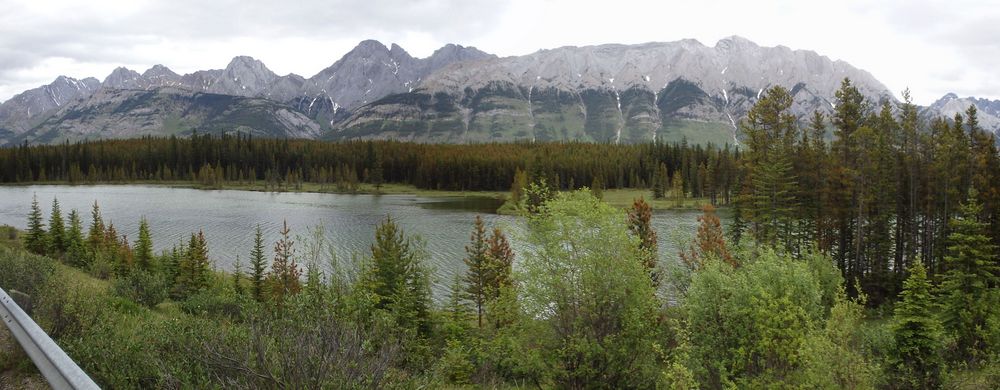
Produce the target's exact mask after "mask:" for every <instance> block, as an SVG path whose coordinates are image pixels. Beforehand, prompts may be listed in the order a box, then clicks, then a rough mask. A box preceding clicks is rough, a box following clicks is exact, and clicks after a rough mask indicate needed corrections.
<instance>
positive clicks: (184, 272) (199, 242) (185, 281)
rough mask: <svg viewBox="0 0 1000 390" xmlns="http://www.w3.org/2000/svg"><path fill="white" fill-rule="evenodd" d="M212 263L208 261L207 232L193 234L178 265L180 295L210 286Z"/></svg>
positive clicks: (177, 284)
mask: <svg viewBox="0 0 1000 390" xmlns="http://www.w3.org/2000/svg"><path fill="white" fill-rule="evenodd" d="M209 272H210V265H209V263H208V244H207V243H206V242H205V233H204V232H203V231H201V230H199V231H198V234H191V239H190V240H189V242H188V247H187V250H186V251H185V253H184V256H183V257H181V260H180V264H179V265H178V276H177V283H176V286H175V287H176V288H177V289H178V290H179V293H180V296H182V297H188V296H191V295H192V294H194V293H196V292H198V291H201V290H203V289H204V288H206V287H208V278H209Z"/></svg>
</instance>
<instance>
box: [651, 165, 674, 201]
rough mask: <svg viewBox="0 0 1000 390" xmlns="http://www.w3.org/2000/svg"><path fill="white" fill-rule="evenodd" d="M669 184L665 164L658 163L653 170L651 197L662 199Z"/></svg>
mask: <svg viewBox="0 0 1000 390" xmlns="http://www.w3.org/2000/svg"><path fill="white" fill-rule="evenodd" d="M669 185H670V177H669V176H668V173H667V165H666V164H664V163H660V164H659V165H657V166H656V170H654V171H653V199H663V198H664V197H665V196H666V194H667V187H668V186H669Z"/></svg>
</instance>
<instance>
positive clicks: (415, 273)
mask: <svg viewBox="0 0 1000 390" xmlns="http://www.w3.org/2000/svg"><path fill="white" fill-rule="evenodd" d="M412 245H413V241H412V240H411V239H409V238H407V237H406V236H405V235H404V234H403V231H402V230H401V229H400V228H399V225H397V224H396V223H395V222H394V221H393V220H392V219H391V218H388V217H386V220H385V222H383V223H382V224H380V225H379V226H378V227H377V228H376V229H375V242H374V243H373V244H372V246H371V254H372V264H371V268H370V269H369V272H368V275H367V276H366V279H367V280H368V283H366V284H367V285H368V286H370V288H371V289H372V291H371V292H372V293H373V294H374V296H375V298H376V307H378V308H379V309H383V310H387V311H389V312H390V313H392V314H393V316H394V317H395V321H396V323H397V325H399V326H400V327H402V328H403V329H404V330H408V331H413V332H415V334H416V335H418V336H420V337H426V336H428V335H429V334H430V325H431V322H430V280H429V276H428V274H427V269H426V268H425V266H424V265H423V259H422V257H420V256H419V255H417V253H416V252H415V249H414V248H412Z"/></svg>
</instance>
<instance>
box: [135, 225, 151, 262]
mask: <svg viewBox="0 0 1000 390" xmlns="http://www.w3.org/2000/svg"><path fill="white" fill-rule="evenodd" d="M135 263H136V266H138V267H139V269H140V270H142V271H149V270H151V269H152V268H153V238H152V236H151V235H150V233H149V221H147V220H146V217H142V218H140V219H139V238H138V239H137V240H136V242H135Z"/></svg>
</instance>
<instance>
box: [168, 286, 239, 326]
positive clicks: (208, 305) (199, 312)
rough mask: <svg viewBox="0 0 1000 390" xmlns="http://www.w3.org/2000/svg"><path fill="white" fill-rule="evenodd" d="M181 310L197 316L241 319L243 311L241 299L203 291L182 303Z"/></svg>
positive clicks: (213, 291) (210, 290)
mask: <svg viewBox="0 0 1000 390" xmlns="http://www.w3.org/2000/svg"><path fill="white" fill-rule="evenodd" d="M180 307H181V310H182V311H184V312H185V313H188V314H191V315H196V316H210V317H224V318H230V319H240V318H242V316H243V310H242V307H241V305H240V301H239V298H238V297H236V296H235V295H232V294H227V293H225V292H219V291H215V290H213V289H208V290H202V291H199V292H196V293H194V294H193V295H191V296H190V297H188V298H187V299H185V300H184V301H181V305H180Z"/></svg>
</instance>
